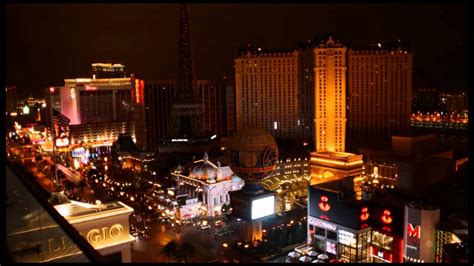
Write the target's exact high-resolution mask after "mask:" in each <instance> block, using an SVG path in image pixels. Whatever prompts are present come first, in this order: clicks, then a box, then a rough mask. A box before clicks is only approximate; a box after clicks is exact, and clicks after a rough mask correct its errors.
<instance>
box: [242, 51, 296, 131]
mask: <svg viewBox="0 0 474 266" xmlns="http://www.w3.org/2000/svg"><path fill="white" fill-rule="evenodd" d="M234 62H235V85H236V105H237V106H236V115H237V130H239V129H241V128H242V127H245V126H259V127H262V128H265V129H266V130H268V132H270V133H271V134H272V135H273V136H274V137H275V138H294V137H295V136H298V135H299V134H300V129H299V125H298V121H299V120H298V88H299V76H298V75H299V52H298V51H297V50H295V51H285V52H267V51H265V52H262V49H261V48H258V49H256V50H254V51H250V50H247V51H246V53H243V54H241V55H240V56H239V57H238V58H236V59H235V60H234Z"/></svg>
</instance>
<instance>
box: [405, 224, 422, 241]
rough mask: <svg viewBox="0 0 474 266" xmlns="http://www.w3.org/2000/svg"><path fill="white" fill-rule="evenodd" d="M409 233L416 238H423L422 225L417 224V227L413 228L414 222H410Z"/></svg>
mask: <svg viewBox="0 0 474 266" xmlns="http://www.w3.org/2000/svg"><path fill="white" fill-rule="evenodd" d="M407 235H408V237H414V238H418V239H420V238H421V226H419V225H417V226H416V227H415V228H413V225H412V224H410V223H409V224H408V226H407Z"/></svg>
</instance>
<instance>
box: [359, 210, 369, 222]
mask: <svg viewBox="0 0 474 266" xmlns="http://www.w3.org/2000/svg"><path fill="white" fill-rule="evenodd" d="M359 219H360V220H361V221H367V219H369V209H368V208H367V207H364V208H362V211H361V214H360V216H359Z"/></svg>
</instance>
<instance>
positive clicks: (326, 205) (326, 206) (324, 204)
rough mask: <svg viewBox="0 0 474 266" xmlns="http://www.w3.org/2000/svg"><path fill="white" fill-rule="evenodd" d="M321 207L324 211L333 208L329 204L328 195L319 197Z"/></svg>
mask: <svg viewBox="0 0 474 266" xmlns="http://www.w3.org/2000/svg"><path fill="white" fill-rule="evenodd" d="M319 200H320V201H319V204H318V206H319V209H321V210H322V211H323V212H327V211H329V209H331V206H330V205H329V203H328V201H329V199H328V197H326V196H321V198H320V199H319Z"/></svg>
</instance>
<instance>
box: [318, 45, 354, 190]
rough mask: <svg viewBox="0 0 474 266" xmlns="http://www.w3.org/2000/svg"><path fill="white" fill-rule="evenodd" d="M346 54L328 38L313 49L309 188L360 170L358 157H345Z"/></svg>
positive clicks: (352, 155) (351, 155) (352, 174)
mask: <svg viewBox="0 0 474 266" xmlns="http://www.w3.org/2000/svg"><path fill="white" fill-rule="evenodd" d="M346 51H347V49H346V48H345V47H343V46H342V44H341V43H339V42H334V40H333V39H332V38H331V37H329V39H328V40H327V41H326V42H323V41H321V43H320V44H319V46H318V47H316V48H314V60H315V62H314V80H315V82H314V86H315V88H314V89H315V93H314V97H315V99H314V116H315V117H314V127H315V128H314V129H315V130H314V132H315V140H314V141H315V143H314V144H315V145H314V146H315V147H316V152H313V153H311V185H313V184H318V183H322V182H327V181H331V180H335V179H340V178H344V177H347V176H356V175H358V174H359V173H360V171H361V168H362V155H355V154H351V153H345V152H344V150H345V137H346V69H347V68H346Z"/></svg>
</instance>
